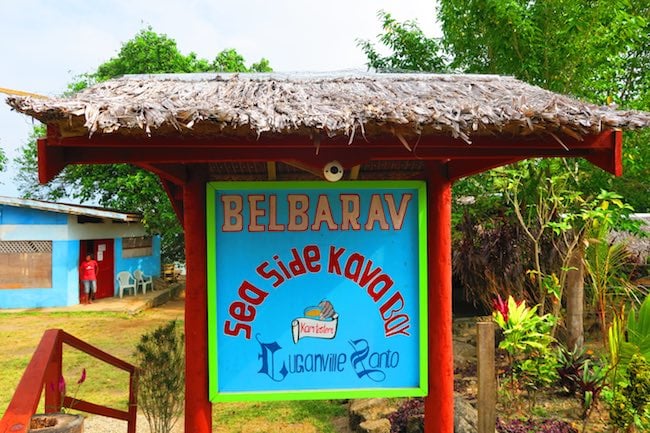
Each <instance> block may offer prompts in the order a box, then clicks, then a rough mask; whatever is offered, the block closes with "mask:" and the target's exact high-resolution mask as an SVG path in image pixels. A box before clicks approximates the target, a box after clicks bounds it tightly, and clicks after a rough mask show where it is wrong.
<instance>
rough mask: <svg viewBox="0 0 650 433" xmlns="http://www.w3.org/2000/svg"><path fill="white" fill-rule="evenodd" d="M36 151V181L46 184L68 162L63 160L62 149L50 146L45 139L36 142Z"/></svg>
mask: <svg viewBox="0 0 650 433" xmlns="http://www.w3.org/2000/svg"><path fill="white" fill-rule="evenodd" d="M36 146H37V150H38V181H39V182H40V183H48V182H49V181H51V180H52V179H54V178H55V177H56V176H57V175H58V174H59V173H61V170H63V169H64V168H65V166H66V165H67V164H69V162H67V161H66V160H65V152H64V149H62V148H59V147H54V146H51V145H50V143H49V142H48V139H47V138H39V139H38V140H37V142H36Z"/></svg>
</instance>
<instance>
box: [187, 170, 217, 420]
mask: <svg viewBox="0 0 650 433" xmlns="http://www.w3.org/2000/svg"><path fill="white" fill-rule="evenodd" d="M188 172H190V178H189V179H188V181H187V183H186V184H185V186H184V190H183V201H184V223H183V226H184V228H185V259H186V262H187V264H186V266H187V276H186V289H185V360H186V362H185V431H186V432H187V433H210V432H212V405H211V403H210V401H209V399H208V316H207V306H206V305H207V277H206V230H205V223H206V222H205V182H206V175H205V172H204V171H203V170H201V169H200V168H193V169H190V170H188Z"/></svg>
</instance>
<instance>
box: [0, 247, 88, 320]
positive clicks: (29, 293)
mask: <svg viewBox="0 0 650 433" xmlns="http://www.w3.org/2000/svg"><path fill="white" fill-rule="evenodd" d="M78 260H79V241H74V240H72V241H53V242H52V287H51V288H31V289H2V290H0V308H39V307H61V306H68V305H75V304H78V303H79V271H78V268H77V262H78Z"/></svg>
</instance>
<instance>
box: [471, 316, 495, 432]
mask: <svg viewBox="0 0 650 433" xmlns="http://www.w3.org/2000/svg"><path fill="white" fill-rule="evenodd" d="M476 330H477V344H476V352H477V363H478V367H477V368H478V433H494V431H495V428H496V421H497V412H496V400H497V380H496V369H495V361H494V357H495V351H494V322H492V321H490V322H479V323H477V324H476Z"/></svg>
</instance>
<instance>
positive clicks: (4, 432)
mask: <svg viewBox="0 0 650 433" xmlns="http://www.w3.org/2000/svg"><path fill="white" fill-rule="evenodd" d="M63 343H65V344H67V345H68V346H71V347H74V348H75V349H78V350H80V351H82V352H85V353H87V354H88V355H90V356H93V357H95V358H97V359H99V360H101V361H103V362H105V363H107V364H110V365H112V366H114V367H116V368H119V369H121V370H124V371H126V372H128V373H129V407H128V410H126V411H123V410H118V409H113V408H110V407H107V406H102V405H99V404H94V403H90V402H87V401H84V400H79V399H72V398H71V397H68V396H62V395H61V393H60V392H59V391H58V389H57V386H56V384H58V383H59V378H61V377H62V355H63ZM136 371H137V370H136V367H135V366H133V365H131V364H129V363H128V362H125V361H122V360H121V359H118V358H116V357H114V356H112V355H109V354H108V353H106V352H104V351H102V350H100V349H98V348H96V347H94V346H91V345H90V344H88V343H86V342H84V341H82V340H79V339H78V338H76V337H73V336H72V335H70V334H68V333H67V332H65V331H63V330H61V329H49V330H47V331H45V333H44V334H43V337H42V338H41V342H40V343H39V345H38V347H37V348H36V351H35V352H34V355H33V356H32V360H31V361H30V362H29V365H28V366H27V369H26V370H25V373H23V377H22V378H21V379H20V383H18V387H17V388H16V391H15V393H14V396H13V398H12V399H11V402H10V403H9V406H8V407H7V411H6V412H5V414H4V416H3V417H2V420H0V433H21V432H28V431H29V423H30V419H31V417H32V415H34V414H35V413H36V411H37V410H38V404H39V401H40V399H41V395H42V393H43V390H45V412H47V413H55V412H60V411H61V408H62V407H67V408H70V407H72V406H73V405H74V409H75V410H78V411H82V412H87V413H92V414H96V415H102V416H107V417H110V418H116V419H119V420H124V421H127V429H128V430H127V432H128V433H135V421H136V415H137V410H138V406H137V396H136V389H135V386H136V382H135V381H136ZM46 384H55V386H46Z"/></svg>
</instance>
